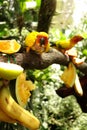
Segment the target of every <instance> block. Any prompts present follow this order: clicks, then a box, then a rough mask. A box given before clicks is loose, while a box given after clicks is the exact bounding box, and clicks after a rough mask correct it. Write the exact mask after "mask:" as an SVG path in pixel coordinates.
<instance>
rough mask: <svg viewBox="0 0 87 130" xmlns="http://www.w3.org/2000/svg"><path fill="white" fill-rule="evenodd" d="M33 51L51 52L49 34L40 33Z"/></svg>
mask: <svg viewBox="0 0 87 130" xmlns="http://www.w3.org/2000/svg"><path fill="white" fill-rule="evenodd" d="M31 49H32V50H34V51H36V52H37V53H42V52H47V51H48V50H49V41H48V34H47V33H46V32H39V33H38V34H37V37H36V39H35V42H34V45H33V46H32V48H31Z"/></svg>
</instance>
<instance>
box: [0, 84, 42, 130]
mask: <svg viewBox="0 0 87 130" xmlns="http://www.w3.org/2000/svg"><path fill="white" fill-rule="evenodd" d="M0 108H1V109H2V110H3V111H4V112H5V113H6V114H7V115H8V116H9V117H11V118H12V119H15V120H16V121H17V122H18V123H20V124H21V125H23V126H25V127H27V128H29V129H31V130H36V129H38V128H39V125H40V122H39V120H38V119H37V118H36V117H35V116H34V115H32V114H31V113H30V112H29V111H27V110H25V109H24V108H22V107H21V106H20V105H19V104H17V103H16V101H15V100H14V99H13V98H12V96H11V93H10V90H9V87H8V86H6V87H2V88H1V90H0Z"/></svg>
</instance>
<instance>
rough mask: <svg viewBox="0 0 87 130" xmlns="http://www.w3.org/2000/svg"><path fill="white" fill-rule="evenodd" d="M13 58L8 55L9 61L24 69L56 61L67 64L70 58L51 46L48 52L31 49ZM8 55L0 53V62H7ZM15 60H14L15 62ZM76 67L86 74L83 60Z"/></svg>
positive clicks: (16, 54) (44, 66) (47, 64)
mask: <svg viewBox="0 0 87 130" xmlns="http://www.w3.org/2000/svg"><path fill="white" fill-rule="evenodd" d="M14 57H15V60H14V58H12V57H11V56H10V62H12V63H16V64H18V65H21V66H22V67H23V68H24V69H39V70H41V69H45V68H47V67H48V66H50V65H52V64H54V63H56V64H60V65H64V66H67V65H68V63H69V62H70V59H69V58H68V57H67V56H66V55H64V54H62V53H61V52H60V51H58V50H56V49H53V48H51V49H50V51H49V52H48V53H42V54H41V55H39V54H36V53H35V52H33V51H30V52H29V53H26V52H23V53H15V54H14ZM7 61H8V57H7V56H6V55H0V62H7ZM15 61H16V62H15ZM76 68H77V69H79V70H80V71H81V72H83V73H84V74H85V75H87V63H85V62H83V63H82V64H80V65H76Z"/></svg>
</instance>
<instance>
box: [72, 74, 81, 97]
mask: <svg viewBox="0 0 87 130" xmlns="http://www.w3.org/2000/svg"><path fill="white" fill-rule="evenodd" d="M74 90H75V92H76V93H77V94H78V95H79V96H82V95H83V89H82V86H81V83H80V80H79V77H78V74H76V79H75V84H74Z"/></svg>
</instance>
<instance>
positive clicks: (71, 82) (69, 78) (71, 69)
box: [61, 62, 83, 96]
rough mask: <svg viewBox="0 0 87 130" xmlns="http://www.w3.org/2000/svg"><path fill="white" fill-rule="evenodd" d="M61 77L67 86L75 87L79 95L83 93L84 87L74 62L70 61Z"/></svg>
mask: <svg viewBox="0 0 87 130" xmlns="http://www.w3.org/2000/svg"><path fill="white" fill-rule="evenodd" d="M61 79H62V80H63V81H64V83H65V85H66V87H68V88H71V87H74V90H75V92H76V93H77V94H78V95H79V96H82V95H83V89H82V86H81V83H80V80H79V77H78V74H77V72H76V68H75V66H74V64H73V63H72V62H70V63H69V65H68V67H67V68H66V69H65V70H64V72H63V74H62V75H61Z"/></svg>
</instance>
